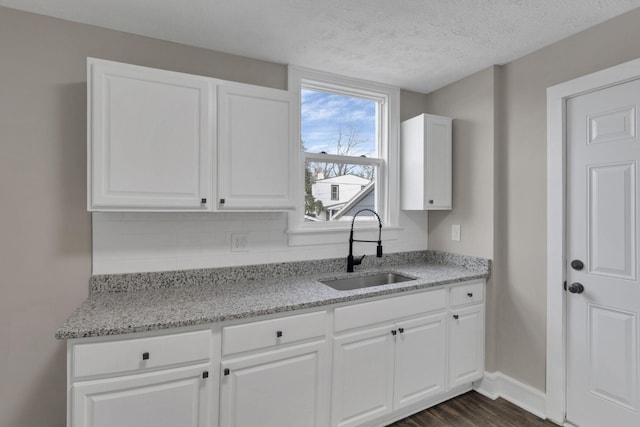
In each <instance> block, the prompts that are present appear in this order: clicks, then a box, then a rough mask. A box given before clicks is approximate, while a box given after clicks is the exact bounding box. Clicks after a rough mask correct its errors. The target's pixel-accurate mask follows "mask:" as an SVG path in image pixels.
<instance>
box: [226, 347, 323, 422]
mask: <svg viewBox="0 0 640 427" xmlns="http://www.w3.org/2000/svg"><path fill="white" fill-rule="evenodd" d="M327 356H328V344H327V342H326V340H322V341H317V342H312V343H306V344H300V345H296V346H293V347H288V348H284V349H277V350H271V351H266V352H263V353H259V354H257V355H253V356H247V357H240V358H236V359H230V360H227V361H224V362H222V365H221V367H222V370H221V372H222V376H221V386H220V392H221V394H220V426H221V427H255V426H260V427H283V426H296V427H298V426H299V427H306V426H308V427H320V426H326V425H327V422H328V421H327V420H328V413H329V406H328V379H329V370H328V366H329V365H328V357H327Z"/></svg>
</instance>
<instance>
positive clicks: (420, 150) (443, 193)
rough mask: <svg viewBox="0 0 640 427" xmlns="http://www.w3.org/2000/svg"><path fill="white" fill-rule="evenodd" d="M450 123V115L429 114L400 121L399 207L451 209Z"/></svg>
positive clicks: (407, 208)
mask: <svg viewBox="0 0 640 427" xmlns="http://www.w3.org/2000/svg"><path fill="white" fill-rule="evenodd" d="M451 125H452V119H450V118H448V117H441V116H434V115H430V114H421V115H419V116H416V117H414V118H412V119H409V120H405V121H404V122H402V126H401V146H400V151H401V168H400V170H401V177H400V179H401V181H400V208H401V209H403V210H448V209H451V186H452V185H451V182H452V174H451V172H452V165H451V163H452V161H451V158H452V154H451V127H452V126H451Z"/></svg>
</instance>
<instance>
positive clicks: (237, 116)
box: [217, 83, 296, 210]
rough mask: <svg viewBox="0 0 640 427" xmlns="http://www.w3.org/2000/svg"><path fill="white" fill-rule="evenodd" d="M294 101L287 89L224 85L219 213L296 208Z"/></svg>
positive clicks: (220, 99)
mask: <svg viewBox="0 0 640 427" xmlns="http://www.w3.org/2000/svg"><path fill="white" fill-rule="evenodd" d="M292 103H293V97H292V96H291V93H290V92H287V91H283V90H276V89H269V88H264V87H259V86H251V85H241V84H232V83H224V84H221V85H220V86H219V87H218V197H217V199H218V200H217V201H218V206H217V207H218V209H229V210H272V209H273V210H279V209H292V208H293V207H294V200H293V193H294V189H295V187H294V175H293V173H294V171H295V170H296V168H295V163H294V162H295V159H294V154H295V153H296V147H295V145H294V144H295V138H294V137H293V135H294V130H293V129H294V128H293V123H292V117H291V116H292V114H291V112H292V107H293V104H292Z"/></svg>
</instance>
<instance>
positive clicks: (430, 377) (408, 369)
mask: <svg viewBox="0 0 640 427" xmlns="http://www.w3.org/2000/svg"><path fill="white" fill-rule="evenodd" d="M446 332H447V327H446V315H445V314H444V313H438V314H434V315H431V316H425V317H421V318H419V319H412V320H406V321H402V322H398V335H397V336H396V363H395V387H394V389H395V392H394V402H393V407H394V408H396V409H399V408H403V407H405V406H408V405H411V404H412V403H415V402H419V401H421V400H424V399H427V398H430V397H432V396H436V395H437V394H439V393H443V392H444V391H446V363H447V359H446V357H447V348H446V338H447V335H446Z"/></svg>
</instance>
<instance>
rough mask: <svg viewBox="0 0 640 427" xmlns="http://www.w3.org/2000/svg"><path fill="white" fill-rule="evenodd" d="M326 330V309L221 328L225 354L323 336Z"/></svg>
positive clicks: (223, 352)
mask: <svg viewBox="0 0 640 427" xmlns="http://www.w3.org/2000/svg"><path fill="white" fill-rule="evenodd" d="M326 333H327V312H326V311H320V312H317V313H309V314H300V315H297V316H287V317H281V318H279V319H272V320H262V321H258V322H252V323H246V324H243V325H236V326H227V327H225V328H223V330H222V354H223V355H229V354H234V353H240V352H243V351H249V350H257V349H260V348H266V347H272V346H275V345H279V344H288V343H292V342H295V341H301V340H306V339H311V338H318V337H324V336H325V335H326Z"/></svg>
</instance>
